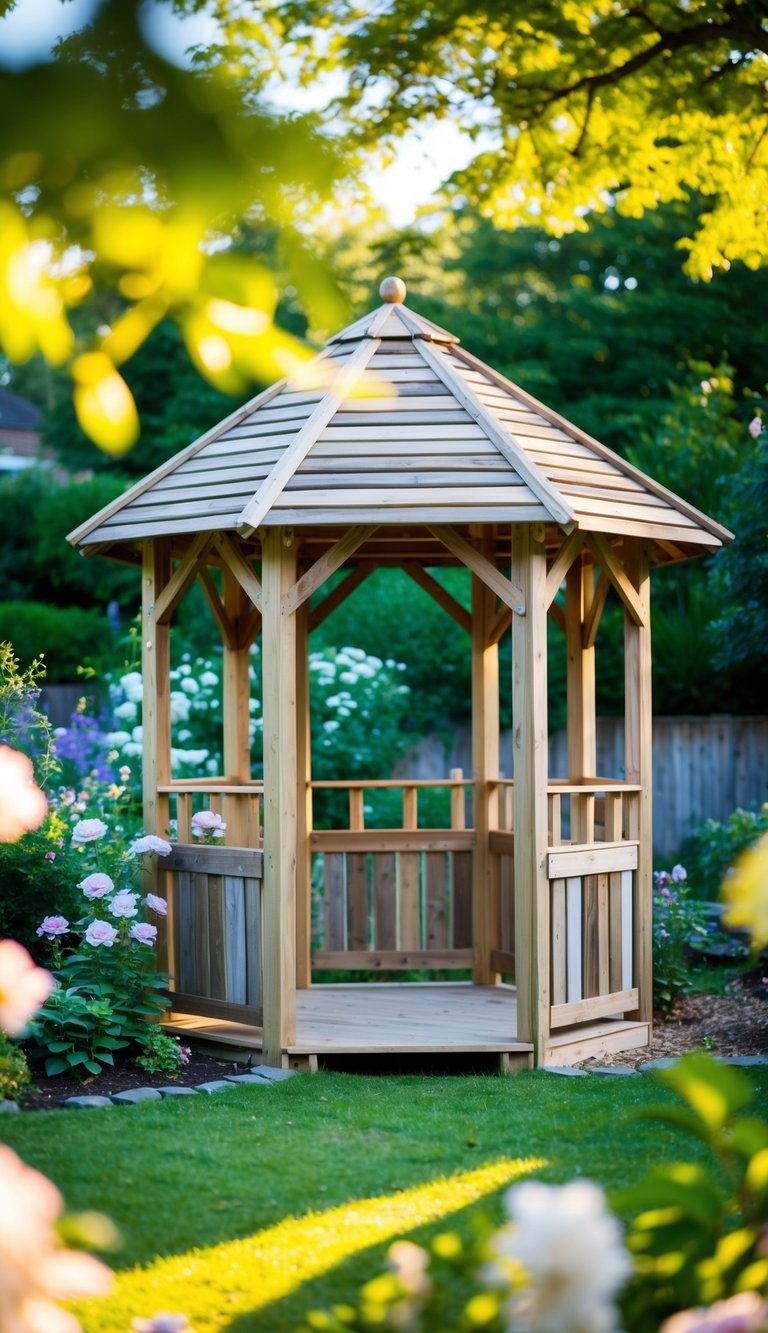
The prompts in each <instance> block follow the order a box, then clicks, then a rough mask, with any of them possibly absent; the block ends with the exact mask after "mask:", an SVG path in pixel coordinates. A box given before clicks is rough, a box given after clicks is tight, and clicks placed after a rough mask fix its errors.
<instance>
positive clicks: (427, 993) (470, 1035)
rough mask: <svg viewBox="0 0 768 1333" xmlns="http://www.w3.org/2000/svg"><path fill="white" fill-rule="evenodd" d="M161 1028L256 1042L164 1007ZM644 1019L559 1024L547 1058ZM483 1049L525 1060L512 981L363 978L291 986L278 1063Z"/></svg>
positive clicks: (579, 1053) (622, 1041) (620, 1039)
mask: <svg viewBox="0 0 768 1333" xmlns="http://www.w3.org/2000/svg"><path fill="white" fill-rule="evenodd" d="M164 1026H165V1028H166V1029H167V1030H168V1031H171V1032H175V1033H178V1034H181V1035H184V1036H187V1037H197V1038H202V1039H205V1040H208V1041H216V1042H222V1043H224V1044H227V1045H236V1046H241V1047H243V1048H245V1049H248V1048H252V1049H253V1050H255V1051H260V1050H261V1048H262V1033H261V1029H260V1028H256V1027H249V1026H247V1025H246V1024H243V1023H236V1022H231V1021H226V1020H223V1019H218V1018H203V1017H199V1016H197V1015H192V1014H185V1013H177V1012H176V1011H172V1012H171V1013H170V1014H169V1015H168V1017H167V1019H166V1020H165V1023H164ZM647 1040H648V1025H647V1024H645V1023H630V1022H626V1021H624V1020H621V1019H614V1020H605V1021H603V1022H600V1023H590V1024H584V1025H582V1026H581V1027H580V1028H579V1029H578V1031H577V1032H574V1031H573V1030H568V1029H563V1030H562V1031H561V1032H558V1033H557V1034H555V1035H554V1036H553V1040H552V1043H551V1047H550V1051H549V1052H548V1058H547V1063H550V1064H569V1063H575V1062H576V1061H578V1060H583V1059H587V1058H589V1056H591V1055H595V1056H598V1055H604V1054H610V1053H611V1052H613V1051H618V1050H624V1049H631V1048H634V1047H637V1046H642V1045H645V1043H646V1042H647ZM408 1053H412V1054H426V1053H439V1054H446V1055H448V1054H453V1053H455V1054H461V1053H466V1054H470V1053H488V1054H495V1055H498V1056H499V1064H500V1066H501V1067H502V1068H507V1067H510V1068H515V1069H520V1068H528V1067H530V1066H531V1065H532V1063H533V1047H532V1046H531V1045H530V1043H528V1042H522V1041H518V1039H517V992H516V989H515V987H514V986H473V985H471V984H470V983H469V982H437V983H430V982H390V983H386V982H366V983H361V984H353V983H350V984H344V983H341V984H335V983H334V984H331V985H322V984H321V985H317V986H313V987H311V988H310V989H308V990H300V991H298V992H297V994H296V1042H295V1043H294V1044H293V1045H291V1046H289V1047H288V1048H287V1049H286V1052H285V1057H286V1058H285V1063H287V1064H292V1063H295V1064H297V1065H298V1066H302V1065H305V1066H308V1067H310V1068H315V1067H316V1064H317V1058H318V1057H321V1058H322V1057H326V1056H333V1055H392V1054H408Z"/></svg>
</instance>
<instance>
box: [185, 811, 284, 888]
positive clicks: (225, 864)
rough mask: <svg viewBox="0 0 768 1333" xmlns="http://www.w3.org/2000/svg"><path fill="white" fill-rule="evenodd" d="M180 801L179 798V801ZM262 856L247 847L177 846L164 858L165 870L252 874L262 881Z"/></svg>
mask: <svg viewBox="0 0 768 1333" xmlns="http://www.w3.org/2000/svg"><path fill="white" fill-rule="evenodd" d="M180 799H181V798H180ZM263 860H264V858H263V854H262V853H261V852H260V851H254V850H251V849H250V848H248V847H209V846H202V847H196V846H194V844H192V845H189V846H182V845H181V844H177V845H175V846H174V847H173V849H172V851H171V852H170V854H169V855H168V856H165V857H163V864H164V866H165V868H166V870H188V871H203V872H205V873H208V872H210V873H215V874H217V875H251V876H253V878H254V879H261V872H262V865H263Z"/></svg>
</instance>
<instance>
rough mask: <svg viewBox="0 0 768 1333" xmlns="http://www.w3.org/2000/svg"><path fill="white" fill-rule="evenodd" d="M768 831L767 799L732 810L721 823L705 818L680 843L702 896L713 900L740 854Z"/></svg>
mask: <svg viewBox="0 0 768 1333" xmlns="http://www.w3.org/2000/svg"><path fill="white" fill-rule="evenodd" d="M763 833H768V803H766V804H765V805H763V806H761V808H760V809H759V810H742V809H738V810H734V811H733V813H732V814H731V815H729V816H728V818H727V819H726V820H724V822H723V823H719V822H718V821H717V820H716V819H708V820H706V822H705V823H704V824H702V826H701V828H699V829H697V830H696V831H695V832H694V833H692V834H691V835H690V837H688V838H686V840H685V842H684V843H683V846H682V850H681V856H682V857H683V858H684V860H685V864H686V865H687V867H688V870H689V872H690V875H691V878H692V879H693V880H694V881H695V883H696V885H697V887H698V892H699V894H700V896H701V897H702V898H706V899H708V900H710V901H714V900H715V899H716V898H717V896H718V894H719V892H720V887H721V885H722V883H723V880H724V879H725V877H726V875H727V874H728V871H729V870H730V869H731V866H732V865H733V863H734V861H735V860H736V859H737V857H738V856H739V854H740V853H741V852H743V851H745V850H746V848H747V847H751V846H752V845H753V843H756V842H757V840H758V838H759V837H760V836H761V835H762V834H763Z"/></svg>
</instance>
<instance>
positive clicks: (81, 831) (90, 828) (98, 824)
mask: <svg viewBox="0 0 768 1333" xmlns="http://www.w3.org/2000/svg"><path fill="white" fill-rule="evenodd" d="M107 831H108V830H107V826H106V824H105V823H104V821H103V820H101V819H78V821H77V823H76V824H75V827H74V828H73V830H72V841H73V842H79V843H83V842H98V841H99V838H103V837H104V834H105V833H106V832H107Z"/></svg>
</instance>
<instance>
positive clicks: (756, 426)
mask: <svg viewBox="0 0 768 1333" xmlns="http://www.w3.org/2000/svg"><path fill="white" fill-rule="evenodd" d="M762 429H763V423H762V421H761V420H760V418H759V417H753V418H752V420H751V421H750V423H749V425H748V426H747V430H748V431H749V433H750V435H751V436H752V439H753V440H756V439H757V437H758V435H760V433H761V432H762Z"/></svg>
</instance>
